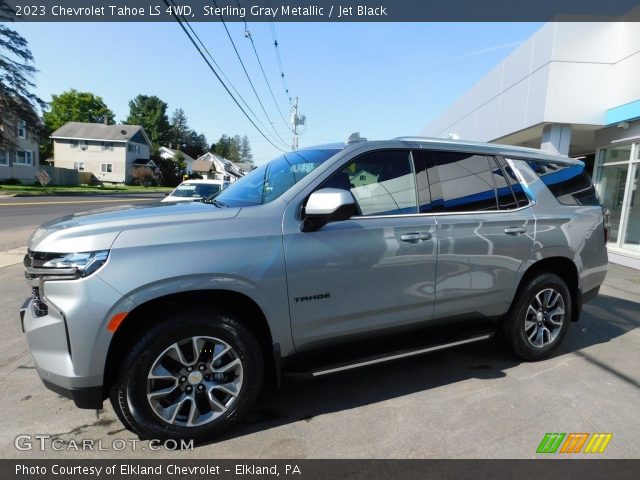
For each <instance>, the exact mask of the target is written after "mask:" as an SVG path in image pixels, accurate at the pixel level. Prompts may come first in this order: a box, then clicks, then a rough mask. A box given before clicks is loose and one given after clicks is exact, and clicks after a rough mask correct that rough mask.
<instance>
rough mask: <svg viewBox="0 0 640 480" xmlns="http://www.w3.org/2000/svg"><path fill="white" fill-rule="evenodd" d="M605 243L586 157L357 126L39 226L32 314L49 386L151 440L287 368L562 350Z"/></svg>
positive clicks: (200, 428)
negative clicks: (231, 171)
mask: <svg viewBox="0 0 640 480" xmlns="http://www.w3.org/2000/svg"><path fill="white" fill-rule="evenodd" d="M605 235H606V231H605V226H604V221H603V210H602V208H601V206H600V205H599V202H598V199H597V197H596V194H595V190H594V188H593V185H592V183H591V181H590V179H589V177H588V176H587V175H586V173H585V172H584V164H583V163H582V162H580V161H577V160H572V159H570V158H567V157H562V156H557V155H551V154H549V153H545V152H541V151H539V150H533V149H529V148H520V147H509V146H502V145H493V144H483V143H471V142H461V141H449V140H436V139H425V138H410V137H406V138H399V139H394V140H389V141H364V140H362V139H360V138H359V137H358V136H352V137H350V141H349V142H348V144H346V145H343V144H332V145H323V146H319V147H314V148H308V149H303V150H298V151H295V152H288V153H285V154H283V155H282V156H280V157H278V158H276V159H275V160H273V161H271V162H270V163H268V164H267V165H264V166H261V167H259V168H257V169H256V170H254V171H253V172H251V173H250V174H249V175H247V176H245V177H243V178H241V179H240V180H238V181H237V182H235V183H233V184H232V185H230V186H229V187H228V188H227V189H224V190H222V191H221V192H219V193H218V194H217V195H215V196H214V197H211V198H210V199H208V200H207V201H206V203H201V202H194V203H188V204H173V205H171V204H170V205H162V206H159V205H158V206H143V207H129V208H126V209H123V210H120V211H109V212H102V213H95V214H92V215H87V214H80V215H73V216H70V217H65V218H62V219H59V220H55V221H52V222H49V223H46V224H44V225H42V226H41V227H40V228H38V229H37V230H36V232H35V233H34V234H33V236H32V237H31V239H30V241H29V250H28V254H27V256H26V257H25V260H24V263H25V269H26V275H27V278H28V281H29V284H30V285H31V287H32V290H33V295H32V298H30V299H29V300H28V302H27V303H26V304H25V307H24V308H23V310H21V320H22V323H23V330H24V331H25V332H26V337H27V341H28V343H29V347H30V349H31V352H32V354H33V357H34V359H35V365H36V368H37V371H38V373H39V374H40V377H41V378H42V380H43V382H44V383H45V385H46V386H48V387H49V388H50V389H52V390H54V391H55V392H58V393H60V394H61V395H64V396H67V397H70V398H72V399H73V400H74V401H75V403H76V405H77V406H78V407H81V408H100V407H101V406H102V403H103V400H104V399H106V398H107V397H109V398H110V400H111V403H112V404H113V407H114V409H115V411H116V413H117V414H118V416H119V418H120V419H121V420H122V422H123V423H124V425H125V426H126V427H127V428H129V429H131V430H133V431H134V432H137V433H138V434H139V435H141V436H143V437H146V438H167V437H168V438H193V439H195V440H197V441H201V440H205V439H208V438H211V437H212V436H215V435H217V434H220V433H221V432H223V431H224V430H226V429H228V428H229V427H231V426H232V425H234V424H235V423H237V422H238V421H239V420H240V419H241V418H242V417H243V416H244V415H245V414H246V413H247V412H248V411H249V409H251V408H252V406H253V405H254V403H255V402H256V399H257V398H258V394H259V393H260V391H261V389H262V387H263V385H264V384H265V383H266V382H274V383H278V382H279V381H280V375H281V372H287V371H292V370H296V371H298V372H306V373H307V374H309V375H312V376H320V375H326V374H329V373H334V372H338V371H343V370H348V369H353V368H359V367H364V366H366V365H372V364H376V363H379V362H382V361H387V360H395V359H398V358H401V357H404V356H408V355H416V354H421V353H426V352H430V351H433V350H440V349H442V348H447V347H452V346H456V345H461V344H467V343H470V342H477V341H481V340H486V339H488V338H490V337H491V336H493V335H494V334H497V335H498V337H499V338H500V339H501V341H502V342H503V343H504V344H505V345H506V346H507V347H508V348H509V349H510V350H511V351H512V352H513V353H514V354H515V355H517V356H518V357H519V358H521V359H524V360H538V359H541V358H545V357H547V356H549V355H550V354H551V352H553V351H554V350H555V349H556V348H557V347H558V345H559V344H560V342H561V341H562V338H563V337H564V336H565V334H566V333H567V329H568V328H569V324H570V323H571V322H573V321H577V320H578V318H579V316H580V309H581V307H582V304H583V303H584V302H585V301H587V300H588V299H590V298H591V297H593V296H594V295H596V294H597V292H598V290H599V287H600V285H601V283H602V282H603V280H604V278H605V274H606V269H607V253H606V248H605ZM425 361H428V360H425ZM368 372H370V370H369V371H368ZM363 374H366V373H364V372H363Z"/></svg>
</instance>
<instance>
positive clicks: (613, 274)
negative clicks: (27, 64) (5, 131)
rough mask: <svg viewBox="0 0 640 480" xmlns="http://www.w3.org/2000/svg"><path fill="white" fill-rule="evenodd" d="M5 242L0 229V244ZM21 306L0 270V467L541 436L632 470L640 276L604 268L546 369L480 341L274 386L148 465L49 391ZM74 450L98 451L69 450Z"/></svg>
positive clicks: (531, 452) (100, 420)
mask: <svg viewBox="0 0 640 480" xmlns="http://www.w3.org/2000/svg"><path fill="white" fill-rule="evenodd" d="M63 205H66V206H63ZM3 207H4V206H0V221H2V222H3V227H4V221H5V218H6V215H9V216H10V217H11V218H13V219H12V220H11V221H12V222H15V223H13V225H15V226H16V228H17V226H19V225H21V224H22V223H29V222H30V221H33V219H35V218H43V217H42V216H43V215H44V216H47V215H51V216H53V215H59V214H61V213H66V212H69V211H72V210H74V209H79V208H85V209H88V208H90V206H89V205H86V204H85V205H83V206H79V205H76V204H60V205H49V206H46V208H49V209H50V210H48V211H47V212H46V213H42V212H38V210H37V207H36V206H35V205H33V206H31V207H27V208H33V209H34V210H33V213H32V216H31V217H29V218H30V219H24V220H23V221H20V220H19V219H18V218H14V217H17V216H19V214H15V212H12V213H11V214H6V210H3ZM11 208H18V207H11ZM76 211H78V210H76ZM6 234H7V229H5V228H2V229H0V244H3V242H5V240H4V237H5V236H6ZM28 294H29V289H28V287H27V285H26V284H25V282H24V278H23V273H22V267H21V266H20V265H8V266H5V267H0V331H2V332H3V334H2V341H1V343H0V345H1V348H0V390H1V391H2V392H3V394H2V396H1V400H0V422H1V424H2V426H3V428H2V430H1V432H0V457H4V458H7V457H8V458H21V459H26V458H75V459H77V458H127V457H129V458H132V457H136V458H149V459H158V458H534V457H536V456H538V457H539V456H541V455H537V454H536V449H537V447H538V444H539V443H540V441H541V440H542V438H543V437H544V435H545V434H546V433H547V432H565V433H571V432H589V433H612V434H613V437H612V439H611V441H610V443H609V444H608V446H607V448H606V450H605V452H604V453H602V454H597V456H594V455H591V456H590V455H589V454H578V455H574V457H575V456H578V457H583V458H594V457H596V458H638V457H640V415H638V406H639V405H640V329H639V328H638V327H640V273H639V272H638V271H636V270H631V269H628V268H625V267H620V266H617V265H610V268H609V273H608V276H607V280H606V282H605V284H604V286H603V288H602V289H601V292H600V295H599V296H598V297H596V298H595V299H594V300H592V301H591V302H590V303H588V304H587V305H585V308H584V310H583V314H582V318H581V320H580V321H579V322H578V323H576V324H572V325H571V328H570V329H569V331H568V334H567V336H566V338H565V341H564V343H563V345H562V346H561V348H560V349H559V350H558V351H557V352H556V353H555V354H554V355H553V356H552V358H549V359H547V360H544V361H540V362H534V363H523V362H520V361H518V360H517V359H515V358H514V357H512V356H511V355H509V354H507V353H505V352H504V351H503V350H501V349H500V348H499V347H498V346H497V345H496V343H495V342H493V341H487V342H483V343H478V344H473V345H468V346H465V347H461V348H458V349H452V350H448V351H442V352H438V353H434V354H429V355H425V356H420V357H413V358H408V359H403V360H398V361H395V362H391V363H387V364H381V365H375V366H370V367H366V368H362V369H359V370H353V371H349V372H343V373H340V374H336V375H328V376H326V377H322V378H317V379H313V380H301V379H293V378H285V379H284V382H283V385H282V388H281V389H280V390H277V391H269V392H267V393H265V394H264V395H263V396H262V398H261V399H260V401H259V402H258V405H257V406H256V408H255V409H254V411H253V412H252V413H251V414H250V415H249V416H248V417H247V419H246V420H245V421H244V422H243V423H242V424H241V425H240V426H239V427H238V428H236V429H234V430H233V431H231V432H229V433H228V434H226V435H225V436H224V437H222V438H220V439H218V440H216V441H213V442H211V443H210V444H208V445H204V446H200V447H197V448H196V449H195V451H192V452H191V451H183V452H175V451H164V450H159V451H151V450H150V448H149V447H150V445H149V443H148V442H139V443H135V442H134V441H135V440H136V437H135V436H134V435H133V434H131V433H130V432H128V431H126V430H125V429H124V427H123V426H122V425H121V424H120V422H119V421H118V420H117V418H116V417H115V415H114V413H113V411H112V409H111V407H110V405H109V404H108V402H106V403H105V409H104V410H103V411H102V412H100V413H99V415H98V414H97V413H96V412H95V411H91V410H79V409H77V408H75V406H74V405H73V403H72V402H71V401H70V400H67V399H64V398H62V397H60V396H59V395H56V394H55V393H53V392H51V391H49V390H47V389H46V388H45V387H44V386H43V385H42V383H41V382H40V380H39V378H38V376H37V373H36V372H35V369H34V365H33V360H32V358H31V356H30V354H29V352H28V350H27V346H26V342H25V338H24V336H23V334H22V332H21V330H20V326H19V321H18V308H19V306H20V304H21V303H22V301H23V300H24V298H26V297H27V296H28ZM18 435H31V436H32V437H31V438H33V436H34V435H44V436H49V439H51V438H57V439H60V441H61V442H60V443H59V444H58V446H59V447H60V446H62V448H63V450H62V451H55V450H52V449H51V447H50V446H49V447H47V448H46V449H45V450H44V451H41V450H40V449H39V446H38V442H37V441H35V440H34V441H33V444H34V448H33V449H31V450H19V449H17V448H16V447H15V445H14V441H15V439H16V437H17V436H18ZM82 440H93V441H94V442H98V441H99V442H100V445H101V447H102V450H96V449H94V450H93V451H92V450H86V451H78V450H77V449H75V448H70V446H71V445H73V444H74V442H81V441H82ZM122 442H125V443H126V447H125V448H124V449H123V450H116V449H115V446H116V444H117V445H118V447H119V446H121V445H122V444H123V443H122ZM546 456H547V457H555V458H557V457H560V458H562V455H561V454H555V455H546Z"/></svg>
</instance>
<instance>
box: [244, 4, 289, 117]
mask: <svg viewBox="0 0 640 480" xmlns="http://www.w3.org/2000/svg"><path fill="white" fill-rule="evenodd" d="M267 6H268V7H269V8H271V1H270V0H267ZM245 25H246V22H245ZM269 26H270V27H271V39H272V40H273V48H274V49H275V51H276V60H277V61H278V68H279V69H280V78H281V79H282V88H284V94H285V95H286V97H287V100H288V101H289V107H291V95H290V94H289V87H288V86H287V80H286V78H285V75H284V68H282V58H281V57H280V48H279V47H280V43H279V42H278V35H277V34H276V24H275V23H273V22H269Z"/></svg>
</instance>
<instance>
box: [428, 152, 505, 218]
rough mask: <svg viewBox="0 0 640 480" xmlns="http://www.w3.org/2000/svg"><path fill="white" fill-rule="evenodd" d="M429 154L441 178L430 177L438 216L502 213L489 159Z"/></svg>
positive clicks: (467, 155)
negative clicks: (449, 213) (490, 211)
mask: <svg viewBox="0 0 640 480" xmlns="http://www.w3.org/2000/svg"><path fill="white" fill-rule="evenodd" d="M429 153H430V155H431V156H432V158H433V159H434V161H435V165H436V169H435V170H436V172H437V175H429V183H430V185H431V197H432V202H431V204H432V208H433V211H434V212H445V213H448V212H474V211H488V210H498V203H497V201H496V193H495V188H494V181H493V175H494V172H493V169H492V168H491V165H490V163H489V159H488V158H487V157H486V156H485V155H476V154H472V153H461V152H434V151H432V152H429ZM434 177H435V178H434Z"/></svg>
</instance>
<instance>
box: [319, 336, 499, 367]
mask: <svg viewBox="0 0 640 480" xmlns="http://www.w3.org/2000/svg"><path fill="white" fill-rule="evenodd" d="M492 336H493V335H492V334H490V333H488V334H486V335H480V336H478V337H472V338H467V339H465V340H459V341H457V342H451V343H443V344H441V345H434V346H433V347H427V348H421V349H418V350H411V351H408V352H402V353H395V354H390V355H385V356H383V357H378V358H374V359H371V360H366V361H362V362H358V363H351V364H348V365H342V366H339V367H334V368H328V369H326V370H318V371H315V372H311V375H312V376H314V377H320V376H322V375H330V374H332V373H337V372H342V371H345V370H353V369H355V368H360V367H366V366H368V365H375V364H376V363H386V362H392V361H394V360H399V359H401V358H407V357H413V356H415V355H423V354H425V353H430V352H436V351H438V350H445V349H447V348H453V347H457V346H459V345H466V344H467V343H474V342H481V341H483V340H488V339H490V338H491V337H492Z"/></svg>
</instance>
